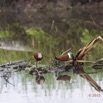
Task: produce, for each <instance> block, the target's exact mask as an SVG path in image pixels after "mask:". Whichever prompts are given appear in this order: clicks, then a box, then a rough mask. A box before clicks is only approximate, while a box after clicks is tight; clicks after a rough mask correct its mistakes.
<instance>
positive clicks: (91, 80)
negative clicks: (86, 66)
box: [79, 73, 103, 92]
mask: <svg viewBox="0 0 103 103" xmlns="http://www.w3.org/2000/svg"><path fill="white" fill-rule="evenodd" d="M79 75H80V76H81V77H83V78H84V79H86V80H87V81H88V82H89V83H90V85H91V86H92V87H94V88H95V89H96V90H97V91H98V92H101V91H102V92H103V89H102V88H101V87H100V86H99V85H98V84H97V83H96V82H95V81H94V80H93V79H92V78H91V77H90V76H89V75H88V74H86V73H80V74H79Z"/></svg>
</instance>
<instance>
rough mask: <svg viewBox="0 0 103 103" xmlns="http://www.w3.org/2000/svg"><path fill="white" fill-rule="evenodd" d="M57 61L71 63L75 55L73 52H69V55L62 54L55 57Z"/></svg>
mask: <svg viewBox="0 0 103 103" xmlns="http://www.w3.org/2000/svg"><path fill="white" fill-rule="evenodd" d="M55 59H56V60H59V61H64V62H65V61H69V60H72V59H73V54H72V53H71V52H68V53H67V54H63V55H62V54H61V55H58V56H55Z"/></svg>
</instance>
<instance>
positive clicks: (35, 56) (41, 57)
mask: <svg viewBox="0 0 103 103" xmlns="http://www.w3.org/2000/svg"><path fill="white" fill-rule="evenodd" d="M34 59H35V60H36V67H37V62H38V61H40V60H42V59H43V54H42V53H41V52H34Z"/></svg>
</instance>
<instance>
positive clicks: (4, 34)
mask: <svg viewBox="0 0 103 103" xmlns="http://www.w3.org/2000/svg"><path fill="white" fill-rule="evenodd" d="M10 36H11V35H10V32H9V31H7V30H6V31H0V38H5V37H10Z"/></svg>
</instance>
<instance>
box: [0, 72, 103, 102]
mask: <svg viewBox="0 0 103 103" xmlns="http://www.w3.org/2000/svg"><path fill="white" fill-rule="evenodd" d="M68 75H71V74H68ZM101 75H102V74H101V73H99V74H93V75H92V77H95V78H94V79H95V80H96V81H97V82H98V83H99V84H100V85H102V83H103V81H102V80H99V79H102V78H100V77H99V76H101ZM71 76H73V78H72V82H71V83H69V82H68V81H66V82H65V81H57V80H56V77H55V75H54V74H46V75H44V77H45V83H44V84H42V85H38V84H37V83H36V82H35V79H34V77H33V76H30V75H28V74H27V73H25V72H21V73H14V74H13V75H12V78H10V82H12V83H14V84H15V86H12V85H10V84H8V85H7V87H6V85H5V82H3V80H2V79H1V78H0V81H1V85H0V88H1V89H0V98H1V103H7V101H8V103H13V102H15V103H28V102H30V103H37V102H38V103H52V102H54V103H57V102H59V103H68V102H73V103H77V101H78V102H79V103H100V101H102V100H103V94H102V93H99V92H96V91H95V90H94V89H93V88H92V87H90V85H89V84H88V82H86V81H85V80H83V79H81V78H80V77H79V76H76V75H71ZM93 94H100V97H92V95H93ZM90 95H91V96H90Z"/></svg>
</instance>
